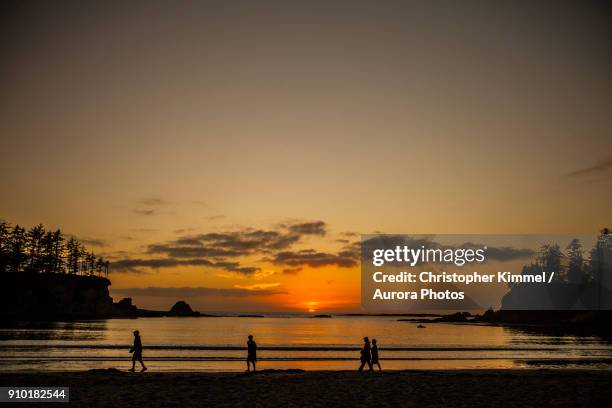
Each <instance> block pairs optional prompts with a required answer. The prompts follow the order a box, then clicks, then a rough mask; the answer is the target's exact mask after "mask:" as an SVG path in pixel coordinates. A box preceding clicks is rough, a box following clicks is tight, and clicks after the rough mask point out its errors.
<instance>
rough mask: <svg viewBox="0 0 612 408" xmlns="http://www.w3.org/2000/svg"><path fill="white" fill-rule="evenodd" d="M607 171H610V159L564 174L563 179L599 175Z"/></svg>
mask: <svg viewBox="0 0 612 408" xmlns="http://www.w3.org/2000/svg"><path fill="white" fill-rule="evenodd" d="M609 169H612V159H607V160H602V161H600V162H598V163H595V164H593V165H592V166H588V167H584V168H582V169H578V170H574V171H572V172H569V173H566V174H564V177H567V178H578V177H588V176H591V175H593V174H596V173H601V172H604V171H606V170H609Z"/></svg>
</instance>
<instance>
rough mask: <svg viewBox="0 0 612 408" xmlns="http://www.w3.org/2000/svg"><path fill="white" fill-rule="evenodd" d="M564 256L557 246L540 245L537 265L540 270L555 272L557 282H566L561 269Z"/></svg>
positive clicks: (565, 275)
mask: <svg viewBox="0 0 612 408" xmlns="http://www.w3.org/2000/svg"><path fill="white" fill-rule="evenodd" d="M564 257H565V255H563V252H561V248H559V245H557V244H554V245H542V247H541V248H540V252H539V254H538V258H537V263H538V266H539V267H540V268H541V270H544V271H547V272H555V274H556V280H557V281H561V282H563V281H566V280H567V274H566V271H565V270H564V269H563V260H564Z"/></svg>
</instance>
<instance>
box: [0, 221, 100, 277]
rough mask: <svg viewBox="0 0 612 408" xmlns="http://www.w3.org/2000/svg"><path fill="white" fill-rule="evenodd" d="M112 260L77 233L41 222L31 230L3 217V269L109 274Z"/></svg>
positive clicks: (0, 245)
mask: <svg viewBox="0 0 612 408" xmlns="http://www.w3.org/2000/svg"><path fill="white" fill-rule="evenodd" d="M109 265H110V263H109V261H108V260H105V259H103V258H102V257H98V256H96V254H95V253H94V252H93V251H88V250H87V248H85V246H84V245H83V244H82V243H80V242H79V241H78V240H77V239H75V238H74V237H69V238H67V237H66V236H64V234H63V233H62V232H61V231H60V230H59V229H57V230H55V231H47V230H45V228H44V227H43V225H42V224H39V225H36V226H34V227H32V228H30V229H28V230H26V229H25V228H23V227H21V226H19V225H14V226H12V225H11V224H9V223H8V222H6V221H3V220H0V273H10V272H13V273H16V272H30V273H63V274H72V275H86V276H94V275H98V276H102V275H105V276H108V268H109Z"/></svg>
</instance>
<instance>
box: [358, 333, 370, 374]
mask: <svg viewBox="0 0 612 408" xmlns="http://www.w3.org/2000/svg"><path fill="white" fill-rule="evenodd" d="M366 363H368V366H369V367H370V371H372V348H371V347H370V339H368V338H367V337H364V338H363V348H362V349H361V365H360V366H359V371H363V367H364V366H365V365H366Z"/></svg>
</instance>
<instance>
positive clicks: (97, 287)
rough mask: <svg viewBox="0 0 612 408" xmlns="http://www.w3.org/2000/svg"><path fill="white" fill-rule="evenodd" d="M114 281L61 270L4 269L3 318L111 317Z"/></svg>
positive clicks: (1, 289)
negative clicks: (29, 270)
mask: <svg viewBox="0 0 612 408" xmlns="http://www.w3.org/2000/svg"><path fill="white" fill-rule="evenodd" d="M110 284H111V283H110V281H109V280H108V279H105V278H101V277H97V276H77V275H67V274H60V273H25V272H21V273H3V274H2V285H0V318H1V319H3V320H16V319H19V320H57V319H69V320H70V319H95V318H105V317H110V316H111V313H112V305H113V300H112V298H111V297H110V296H109V293H108V286H109V285H110Z"/></svg>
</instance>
